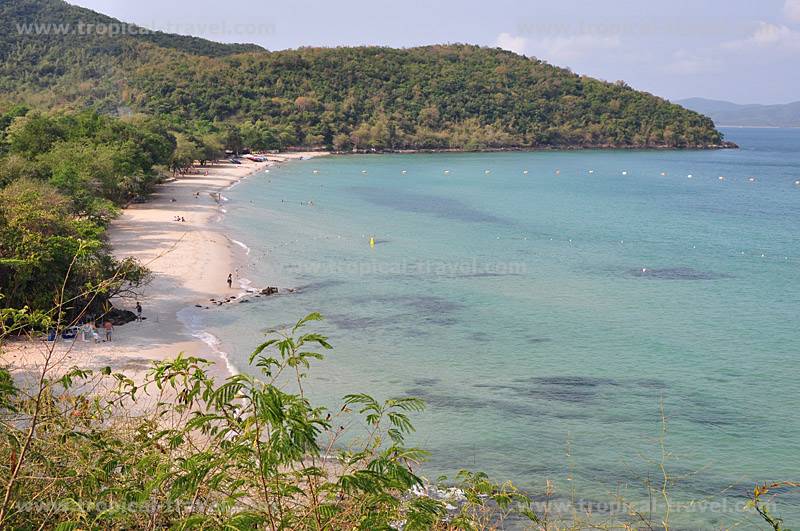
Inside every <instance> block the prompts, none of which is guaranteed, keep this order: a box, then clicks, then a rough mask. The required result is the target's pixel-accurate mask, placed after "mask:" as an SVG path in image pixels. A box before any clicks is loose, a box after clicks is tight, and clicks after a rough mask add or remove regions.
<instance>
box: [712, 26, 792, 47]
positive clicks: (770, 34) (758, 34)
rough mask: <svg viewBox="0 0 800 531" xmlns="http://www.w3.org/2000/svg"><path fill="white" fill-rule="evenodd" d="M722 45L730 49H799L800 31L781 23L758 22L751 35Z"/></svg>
mask: <svg viewBox="0 0 800 531" xmlns="http://www.w3.org/2000/svg"><path fill="white" fill-rule="evenodd" d="M723 47H724V48H728V49H730V50H744V49H752V48H773V47H779V48H782V49H786V50H800V32H798V31H795V30H793V29H791V28H789V27H788V26H784V25H783V24H771V23H769V22H760V23H759V25H758V28H756V30H755V31H754V32H753V34H752V35H750V36H749V37H747V38H746V39H743V40H739V41H732V42H728V43H725V44H724V45H723Z"/></svg>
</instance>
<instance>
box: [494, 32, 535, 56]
mask: <svg viewBox="0 0 800 531" xmlns="http://www.w3.org/2000/svg"><path fill="white" fill-rule="evenodd" d="M527 43H528V39H526V38H525V37H519V36H516V35H511V34H510V33H501V34H500V35H498V36H497V40H496V41H495V44H496V45H497V47H498V48H502V49H504V50H508V51H510V52H514V53H518V54H520V55H525V48H526V45H527Z"/></svg>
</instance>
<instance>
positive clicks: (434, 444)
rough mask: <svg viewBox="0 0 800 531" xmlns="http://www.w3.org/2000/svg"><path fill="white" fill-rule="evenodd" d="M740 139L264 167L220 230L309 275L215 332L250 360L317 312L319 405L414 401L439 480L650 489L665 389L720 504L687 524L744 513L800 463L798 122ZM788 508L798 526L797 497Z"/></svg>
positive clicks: (679, 459)
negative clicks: (758, 489)
mask: <svg viewBox="0 0 800 531" xmlns="http://www.w3.org/2000/svg"><path fill="white" fill-rule="evenodd" d="M727 134H728V138H729V139H731V140H733V141H735V142H737V143H739V144H740V145H741V146H742V149H740V150H729V151H650V152H646V151H576V152H532V153H492V154H430V155H425V154H418V155H372V156H346V157H329V158H325V159H315V160H309V161H301V162H293V163H291V164H286V165H285V166H283V167H280V168H273V169H272V170H271V171H270V172H269V173H265V174H259V175H256V176H253V177H251V178H250V179H248V180H246V181H245V182H243V183H241V184H240V185H238V186H236V187H234V188H233V189H231V190H229V191H228V192H226V195H227V196H228V197H229V199H230V201H229V203H228V204H227V207H226V208H227V210H228V213H227V215H226V217H225V219H224V221H223V223H224V225H225V227H226V229H227V230H228V231H229V234H230V235H231V237H232V238H234V239H236V240H238V241H240V242H243V243H245V244H246V245H247V246H249V248H250V252H249V254H248V255H247V257H246V263H243V264H241V270H240V272H239V275H240V276H242V277H246V278H248V279H251V280H253V282H254V284H258V285H278V286H281V287H296V288H300V290H299V292H298V293H295V294H292V295H287V296H278V297H272V298H259V299H254V300H253V302H252V303H250V304H242V305H238V304H233V305H228V306H225V307H222V308H219V309H214V310H212V311H211V312H206V313H205V314H204V317H205V321H206V323H205V325H204V326H206V327H207V328H208V330H209V331H211V332H212V333H214V334H215V335H216V336H218V337H219V338H220V339H221V340H222V344H223V345H224V350H226V351H227V352H228V354H229V357H230V359H231V361H232V363H233V364H234V365H236V366H238V367H239V368H240V369H242V370H246V367H245V360H246V357H247V354H248V353H249V349H251V348H252V347H253V346H254V345H255V344H257V343H258V341H259V340H260V338H261V337H262V334H263V331H264V330H266V329H270V328H275V327H280V326H284V325H286V324H288V323H290V322H293V321H294V320H296V319H298V318H300V317H301V316H303V315H305V314H306V313H308V312H310V311H320V312H321V313H322V314H323V315H325V317H326V322H325V323H324V324H323V325H321V328H322V330H323V331H324V332H325V333H327V334H328V335H329V336H330V338H331V342H332V343H333V344H334V346H335V350H334V351H333V352H332V353H331V354H330V355H329V357H328V358H327V360H326V361H324V362H322V363H319V364H318V365H317V366H316V369H315V370H314V372H313V373H312V377H311V382H312V383H311V387H312V389H313V391H312V393H313V395H314V397H315V398H317V399H319V400H320V401H322V402H323V403H326V404H329V405H331V406H335V405H337V404H339V403H340V401H339V397H341V396H343V395H344V394H346V393H348V392H355V391H359V392H367V393H371V394H374V395H375V396H376V397H381V398H385V397H390V396H399V395H414V396H418V397H421V398H423V399H424V400H425V401H426V402H427V404H428V410H427V411H426V412H425V413H424V414H421V415H418V416H417V417H416V426H417V430H418V431H417V433H416V434H415V436H414V437H413V438H412V440H411V441H410V442H411V443H414V444H418V445H420V446H423V447H425V448H427V449H429V450H430V451H431V452H432V457H431V460H430V461H429V462H428V463H427V464H426V465H425V467H424V468H423V470H422V472H423V474H424V475H426V476H427V477H430V478H435V477H437V476H438V475H439V474H441V473H444V474H448V475H453V474H454V472H456V471H457V470H458V469H459V468H460V467H463V466H467V467H469V468H472V469H478V470H483V471H486V472H488V473H490V474H491V475H492V476H493V477H495V478H500V479H512V480H514V481H515V482H516V483H517V484H518V485H519V486H521V487H523V488H525V489H527V490H529V491H530V492H532V493H534V494H541V493H543V492H544V490H545V482H546V480H548V479H549V480H552V482H553V484H554V486H555V491H556V495H557V498H558V497H566V498H575V499H579V500H590V501H591V502H598V503H600V502H609V501H613V500H614V496H615V494H616V493H618V492H622V493H624V495H625V496H626V497H627V498H629V499H631V500H632V501H634V502H642V500H646V499H647V496H646V494H645V489H644V487H643V485H644V483H645V481H647V480H648V479H649V480H651V481H652V482H654V483H657V482H658V481H660V479H661V478H660V472H659V470H658V461H659V460H660V456H661V453H660V448H659V435H660V430H661V427H662V420H661V413H660V404H661V403H662V401H663V408H664V414H665V416H666V418H667V424H666V425H667V429H668V431H667V434H666V439H665V442H666V447H667V449H668V450H669V452H671V455H670V457H669V458H668V460H667V463H666V465H667V468H668V470H669V471H670V472H671V474H672V475H673V476H675V477H676V478H677V479H676V482H675V484H674V485H671V486H670V491H671V492H672V494H673V496H674V498H675V501H676V503H682V502H687V501H689V500H695V501H698V502H706V501H724V502H725V503H729V504H730V505H729V506H727V507H725V508H723V509H725V510H719V508H714V507H711V506H706V505H701V506H694V507H693V508H691V511H688V510H677V512H676V513H675V514H674V515H673V519H674V521H675V522H678V523H683V524H684V525H685V526H686V527H689V528H695V527H704V528H713V527H719V526H722V525H725V526H729V525H733V524H735V523H736V522H737V521H740V519H741V518H743V516H742V514H740V513H737V512H736V511H735V506H736V505H737V504H740V503H741V502H742V501H743V499H744V496H745V495H746V493H747V492H748V491H749V490H750V488H751V486H752V483H754V482H756V481H771V480H789V479H795V480H797V479H798V476H800V419H798V411H799V410H800V383H798V376H799V375H800V329H799V328H798V325H799V324H800V321H799V318H800V315H799V314H800V282H798V273H800V238H798V232H799V231H800V225H799V224H798V220H800V186H797V185H795V181H796V180H799V179H800V130H774V129H761V130H756V129H731V130H728V131H727ZM314 170H317V172H314ZM446 170H447V171H446ZM404 171H405V173H404ZM525 171H527V173H524V172H525ZM689 175H691V176H692V178H689V177H688V176H689ZM720 176H724V179H722V180H721V179H719V177H720ZM750 178H753V179H754V180H752V181H751V180H750ZM309 201H311V202H313V205H310V204H309V203H308V202H309ZM370 236H374V237H375V239H376V245H375V248H374V249H373V248H370V245H369V238H370ZM356 429H357V427H356ZM779 501H780V502H781V504H780V505H779V506H778V507H779V510H780V512H782V514H783V515H784V516H786V517H787V523H788V522H789V521H790V519H791V518H790V517H794V521H795V522H797V521H798V520H797V518H800V497H798V496H791V495H785V496H783V497H781V498H780V499H779ZM640 507H641V506H640ZM601 511H602V509H601ZM747 521H749V522H754V521H755V520H747ZM742 525H743V526H744V527H747V526H748V525H750V524H742Z"/></svg>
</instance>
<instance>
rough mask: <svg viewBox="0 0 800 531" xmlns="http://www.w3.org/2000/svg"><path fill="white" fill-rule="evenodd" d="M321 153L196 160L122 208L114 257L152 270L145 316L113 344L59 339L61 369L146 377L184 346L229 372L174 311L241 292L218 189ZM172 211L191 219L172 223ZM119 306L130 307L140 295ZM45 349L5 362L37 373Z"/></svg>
mask: <svg viewBox="0 0 800 531" xmlns="http://www.w3.org/2000/svg"><path fill="white" fill-rule="evenodd" d="M320 155H324V153H319V152H313V153H290V154H281V155H278V156H270V162H264V163H256V162H251V161H248V160H244V161H243V162H242V164H241V165H234V164H230V163H217V164H213V165H210V166H207V167H206V168H201V167H199V166H197V167H195V171H196V173H193V174H190V175H186V176H182V177H179V178H178V179H177V180H176V181H175V182H170V183H166V184H164V185H161V186H160V187H159V189H158V191H157V193H155V194H154V195H153V196H151V197H150V199H149V200H148V202H147V203H143V204H134V205H131V206H130V207H128V208H127V209H125V210H124V212H123V214H122V215H121V216H120V217H119V219H117V220H115V221H114V222H113V224H112V226H111V229H110V230H109V233H108V234H109V238H110V242H111V245H112V247H113V250H114V253H115V255H117V256H118V257H120V258H123V257H128V256H134V257H137V258H138V259H139V260H140V261H141V262H142V263H144V264H145V265H146V266H147V267H148V268H149V269H150V270H151V271H152V273H153V280H152V282H151V283H150V284H149V285H147V286H146V287H144V288H143V289H142V290H141V291H142V293H141V295H140V296H139V301H140V302H141V304H142V307H143V310H144V311H143V313H142V315H143V316H144V317H145V318H146V319H144V320H143V321H141V322H133V323H129V324H127V325H124V326H119V327H116V329H115V330H114V333H113V338H112V341H111V342H102V343H98V344H95V343H94V342H83V341H81V340H80V339H78V340H76V341H63V340H62V341H60V342H59V343H58V344H57V345H56V347H55V356H54V358H55V360H56V361H57V362H58V367H59V368H61V369H64V368H68V367H71V366H78V367H81V368H88V369H98V368H101V367H105V366H110V367H111V368H112V369H113V370H119V371H123V372H125V373H126V374H128V376H130V377H132V378H133V379H134V380H136V381H141V380H142V379H143V378H144V376H145V374H146V371H147V368H148V367H150V365H151V364H152V361H153V360H163V359H169V358H173V357H175V356H176V355H177V354H178V353H180V352H183V353H185V354H186V355H190V356H200V357H203V358H206V359H208V360H209V361H214V362H215V363H216V367H215V370H214V371H212V372H213V374H216V375H218V376H226V375H227V372H228V371H227V368H226V365H225V363H224V362H223V360H221V359H220V356H219V354H218V352H217V351H215V350H214V349H212V348H211V347H210V346H209V345H207V344H206V343H204V342H203V341H201V340H199V339H197V338H195V337H193V336H192V334H191V332H190V331H189V330H188V329H187V328H186V327H185V326H184V325H183V324H182V323H181V322H180V321H179V319H178V318H177V316H176V313H177V312H178V311H179V310H181V309H184V308H187V307H192V306H194V305H195V304H201V305H203V306H206V305H209V304H210V303H209V299H211V298H215V299H220V298H222V299H224V298H225V297H229V296H235V295H236V294H237V293H238V292H239V291H241V290H240V287H239V285H238V282H237V275H236V271H235V267H234V263H235V261H236V259H235V257H236V256H237V254H238V253H243V250H242V249H241V248H240V247H239V246H237V245H236V244H234V243H232V242H231V241H230V240H229V239H228V238H227V237H226V235H225V234H224V233H223V232H222V231H221V229H220V225H219V223H218V221H219V219H220V216H222V215H224V214H223V212H222V209H221V208H220V204H218V203H217V200H216V195H217V193H219V192H222V193H223V195H224V191H223V190H224V189H225V188H227V187H229V186H230V185H232V184H234V183H236V182H237V181H239V180H241V179H242V178H244V177H246V176H248V175H251V174H253V173H256V172H259V171H261V170H263V169H264V168H265V167H267V166H269V165H273V164H276V163H278V162H283V161H288V160H291V159H299V158H308V157H312V156H320ZM206 171H207V172H208V175H205V172H206ZM198 192H199V195H195V194H196V193H198ZM173 200H174V201H173ZM223 208H225V206H224V205H223ZM175 216H181V217H183V218H185V220H186V221H185V222H179V221H174V220H173V218H174V217H175ZM240 261H241V260H240ZM228 273H233V274H234V275H233V288H232V289H229V288H228V285H227V283H226V279H227V276H228ZM255 284H256V285H268V284H269V279H256V282H255ZM114 304H115V306H116V307H120V308H125V309H129V310H133V309H134V305H135V301H133V300H119V301H115V302H114ZM101 335H102V332H101ZM255 340H256V338H254V341H255ZM46 353H47V344H46V343H44V342H42V341H15V342H9V343H6V344H5V345H3V352H2V354H0V356H2V359H0V362H2V363H4V364H10V365H11V366H13V367H15V368H17V369H20V370H21V371H22V372H26V371H31V373H33V372H36V370H37V369H39V368H40V367H41V366H42V364H43V361H44V358H45V356H46Z"/></svg>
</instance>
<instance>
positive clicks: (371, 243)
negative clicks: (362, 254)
mask: <svg viewBox="0 0 800 531" xmlns="http://www.w3.org/2000/svg"><path fill="white" fill-rule="evenodd" d="M369 246H370V247H371V248H372V249H374V248H375V237H374V236H370V238H369Z"/></svg>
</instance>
